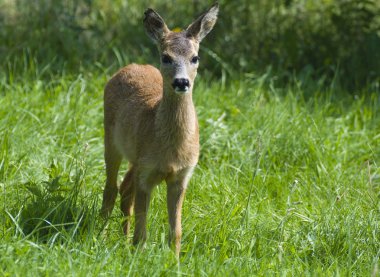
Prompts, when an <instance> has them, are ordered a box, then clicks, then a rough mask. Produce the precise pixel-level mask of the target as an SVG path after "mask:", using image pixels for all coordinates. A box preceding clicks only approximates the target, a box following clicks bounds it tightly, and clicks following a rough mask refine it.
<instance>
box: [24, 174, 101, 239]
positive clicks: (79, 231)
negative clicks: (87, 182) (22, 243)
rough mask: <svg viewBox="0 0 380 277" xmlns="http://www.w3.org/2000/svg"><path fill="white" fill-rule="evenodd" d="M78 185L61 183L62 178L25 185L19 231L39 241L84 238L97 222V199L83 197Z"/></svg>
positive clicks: (78, 183)
mask: <svg viewBox="0 0 380 277" xmlns="http://www.w3.org/2000/svg"><path fill="white" fill-rule="evenodd" d="M80 187H81V183H80V182H74V183H71V184H70V182H67V181H66V182H65V181H62V182H61V177H55V178H52V179H51V180H49V181H47V182H41V183H33V182H28V183H26V184H24V188H25V189H26V190H27V197H26V201H25V204H24V205H23V207H22V209H21V211H20V213H19V217H18V220H17V222H18V230H19V231H20V232H22V234H23V235H24V236H26V237H27V238H29V239H30V238H31V239H33V240H37V241H38V242H42V243H53V242H59V241H66V240H67V239H74V238H75V239H79V240H80V239H81V238H84V237H87V235H89V234H91V233H92V231H93V229H94V226H95V224H96V221H97V210H96V199H94V198H92V199H86V198H85V197H84V196H83V193H81V191H80V190H81V189H80Z"/></svg>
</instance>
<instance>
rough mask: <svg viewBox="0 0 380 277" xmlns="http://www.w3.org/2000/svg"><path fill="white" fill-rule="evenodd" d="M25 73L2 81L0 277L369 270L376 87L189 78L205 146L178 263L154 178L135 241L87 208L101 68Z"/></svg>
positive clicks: (374, 257)
mask: <svg viewBox="0 0 380 277" xmlns="http://www.w3.org/2000/svg"><path fill="white" fill-rule="evenodd" d="M27 71H28V70H26V72H25V73H23V75H22V76H18V79H17V78H16V77H14V78H13V77H12V78H8V79H7V80H5V78H3V79H2V80H0V89H1V90H0V189H1V205H0V214H1V217H0V220H1V221H0V226H1V227H0V228H1V229H0V237H1V244H0V253H1V255H0V265H1V266H0V275H1V276H68V275H72V276H106V275H107V276H108V275H119V276H126V275H128V276H136V275H146V276H158V275H160V276H161V275H164V276H166V275H169V276H172V275H189V276H234V275H235V276H248V275H300V276H303V275H325V274H327V275H343V276H345V275H359V276H369V275H371V274H373V276H376V275H378V274H379V272H380V269H379V256H380V229H379V228H380V226H379V225H380V204H379V203H380V201H379V200H380V168H379V163H380V149H379V147H380V110H379V108H380V98H379V94H377V93H376V92H372V93H371V92H366V93H364V94H362V95H361V96H352V95H348V94H345V93H343V92H336V91H333V90H331V91H327V92H321V91H318V90H317V89H315V90H314V91H311V92H307V91H305V90H304V89H302V87H303V86H294V87H289V88H281V87H278V86H276V85H275V82H273V79H271V78H269V77H265V76H263V77H260V78H253V77H252V76H246V77H241V78H239V77H237V78H236V80H235V81H233V80H228V81H227V82H218V81H216V80H214V81H210V80H208V78H204V79H202V77H199V78H198V80H197V84H196V90H195V94H194V98H195V102H196V107H197V111H198V116H199V121H200V129H201V144H202V150H201V158H200V162H199V165H198V167H197V169H196V170H195V173H194V176H193V178H192V179H191V183H190V186H189V189H188V192H187V194H186V200H185V204H184V209H183V233H184V234H183V242H182V254H181V258H180V264H178V263H177V261H176V259H175V256H174V254H173V253H172V251H171V250H170V249H169V248H168V247H167V245H166V240H167V239H166V237H167V233H168V232H167V214H166V206H165V203H166V201H165V198H166V197H165V188H164V185H161V186H159V187H158V188H157V189H156V190H155V193H154V195H153V198H152V205H151V208H150V213H149V224H148V234H149V238H148V242H147V245H146V248H145V249H143V250H138V251H136V250H134V249H133V248H132V247H131V245H130V243H129V241H128V239H127V238H125V237H123V235H122V231H121V213H120V211H119V209H115V210H114V212H113V216H112V218H111V219H110V220H109V222H103V221H102V220H101V219H100V218H99V217H98V210H99V208H100V203H101V194H102V189H103V184H104V180H105V173H104V162H103V138H102V136H103V130H102V120H103V114H102V90H103V87H104V84H105V82H106V80H107V78H108V77H109V76H106V75H107V74H101V73H88V74H86V75H83V76H71V75H67V74H63V75H62V76H58V77H55V78H52V79H51V80H40V78H39V76H38V74H34V75H30V74H29V75H28V74H27ZM24 75H25V76H24ZM123 168H124V169H125V168H126V164H125V165H124V166H123ZM122 173H123V172H121V173H120V174H121V175H122ZM129 240H130V239H129Z"/></svg>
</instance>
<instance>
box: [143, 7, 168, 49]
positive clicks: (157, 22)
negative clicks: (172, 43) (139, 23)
mask: <svg viewBox="0 0 380 277" xmlns="http://www.w3.org/2000/svg"><path fill="white" fill-rule="evenodd" d="M144 14H145V18H144V27H145V30H146V32H147V33H148V35H149V37H150V38H151V39H152V40H153V41H155V42H156V43H157V42H158V41H159V40H161V39H162V37H163V36H164V35H165V34H167V33H169V29H168V27H167V26H166V24H165V22H164V20H163V19H162V18H161V16H160V15H159V14H158V13H156V12H155V11H154V10H152V9H147V10H146V11H145V13H144Z"/></svg>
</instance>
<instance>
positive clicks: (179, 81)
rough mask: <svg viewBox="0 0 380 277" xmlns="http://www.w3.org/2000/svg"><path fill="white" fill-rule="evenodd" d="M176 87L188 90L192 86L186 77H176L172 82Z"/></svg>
mask: <svg viewBox="0 0 380 277" xmlns="http://www.w3.org/2000/svg"><path fill="white" fill-rule="evenodd" d="M172 86H173V88H174V89H178V90H187V89H188V88H189V87H190V82H189V80H188V79H185V78H176V79H174V82H173V84H172Z"/></svg>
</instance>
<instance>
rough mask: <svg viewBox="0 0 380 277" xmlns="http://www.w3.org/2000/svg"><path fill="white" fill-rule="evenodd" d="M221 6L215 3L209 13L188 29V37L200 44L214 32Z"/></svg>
mask: <svg viewBox="0 0 380 277" xmlns="http://www.w3.org/2000/svg"><path fill="white" fill-rule="evenodd" d="M218 11H219V5H218V3H215V4H214V5H213V6H212V7H211V8H210V9H209V10H208V11H207V12H205V13H204V14H202V15H201V16H200V17H198V19H197V20H195V21H194V22H193V23H191V24H190V25H189V27H187V29H186V36H187V37H189V38H194V39H195V40H197V41H198V42H201V41H202V39H204V37H205V36H206V35H207V34H208V33H209V32H210V31H211V30H212V28H213V27H214V25H215V23H216V20H217V18H218Z"/></svg>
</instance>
